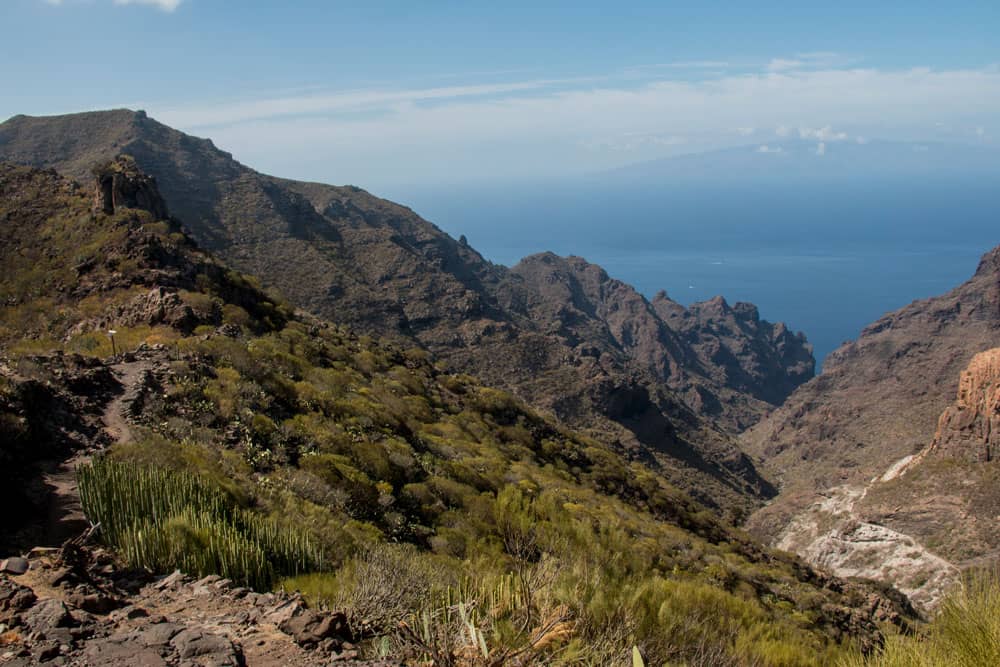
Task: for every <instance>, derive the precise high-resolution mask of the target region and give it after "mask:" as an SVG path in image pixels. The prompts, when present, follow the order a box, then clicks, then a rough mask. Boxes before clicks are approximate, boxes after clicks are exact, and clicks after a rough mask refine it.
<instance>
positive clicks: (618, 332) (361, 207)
mask: <svg viewBox="0 0 1000 667" xmlns="http://www.w3.org/2000/svg"><path fill="white" fill-rule="evenodd" d="M118 153H127V154H129V155H131V156H133V157H134V159H135V161H136V163H137V164H138V165H139V167H141V168H142V169H143V170H145V171H147V172H149V173H151V174H153V175H154V176H156V178H157V180H158V182H159V184H160V188H161V190H162V192H163V193H164V195H165V196H166V198H167V199H168V200H169V201H170V202H171V206H172V212H173V213H174V214H175V215H177V216H178V218H180V219H181V220H183V221H184V224H185V225H186V226H187V228H188V229H189V230H190V231H191V233H192V235H193V236H194V238H195V239H196V240H197V241H198V242H199V243H200V244H201V245H202V246H203V247H205V248H207V249H210V250H212V251H213V252H216V253H217V254H218V255H219V256H220V257H221V258H223V259H224V260H225V261H226V262H228V263H230V264H232V265H233V266H235V267H236V268H238V269H240V270H242V271H246V272H248V273H251V274H253V275H255V276H258V277H260V279H261V280H262V281H263V282H264V284H265V285H267V286H268V287H272V288H276V289H277V290H278V291H280V293H282V294H283V295H284V296H285V297H287V298H288V299H290V300H291V301H292V302H293V303H295V304H296V305H297V306H300V307H303V308H306V309H308V310H309V311H311V312H313V313H316V314H319V315H321V316H324V317H330V318H335V319H337V320H338V321H340V322H343V323H345V324H348V325H350V326H352V327H354V328H357V329H358V330H361V331H365V332H368V333H370V334H372V335H377V336H380V337H387V338H389V339H395V340H407V341H411V342H414V341H415V342H417V343H419V344H420V345H422V346H424V347H426V348H427V349H429V350H431V351H432V352H433V353H434V354H435V356H436V357H438V358H439V359H442V360H444V361H446V362H447V363H448V364H449V365H450V366H451V367H452V368H454V369H456V370H459V371H463V372H468V373H471V374H473V375H476V376H478V377H482V378H483V379H484V380H486V381H488V382H489V383H491V384H493V385H495V386H498V387H503V388H506V389H508V390H511V391H514V392H515V393H517V394H518V395H520V396H521V397H523V398H525V399H526V400H529V401H530V402H532V403H533V404H536V405H539V406H540V407H542V408H544V409H547V410H551V411H552V412H553V414H555V415H556V416H557V417H558V418H560V419H562V420H564V421H565V422H566V423H567V424H569V425H571V426H573V427H575V428H584V429H587V430H588V432H590V433H591V434H593V435H595V436H599V437H601V438H605V439H608V440H611V441H616V442H619V443H620V447H621V448H622V450H623V451H628V452H630V453H631V455H633V456H637V457H640V458H643V459H645V460H647V461H655V462H658V464H659V465H660V469H661V470H662V471H664V472H665V473H666V474H669V475H671V476H672V479H673V480H674V481H675V482H676V483H678V484H681V485H682V486H684V488H686V489H688V490H689V491H691V492H692V493H695V494H697V495H698V497H699V499H700V500H701V501H703V502H706V503H709V504H712V505H715V506H718V507H725V508H729V509H731V510H732V511H733V512H735V514H734V516H739V515H741V514H742V513H743V512H744V511H745V510H746V509H748V508H750V507H752V506H754V505H755V503H757V502H759V499H760V498H761V497H766V496H767V495H768V494H769V491H770V485H769V484H768V483H767V482H766V481H764V480H763V479H762V478H761V476H760V475H759V474H758V473H757V471H756V470H755V469H754V467H753V465H752V463H750V461H749V460H747V459H746V458H745V457H742V456H741V455H740V454H739V452H738V450H737V449H736V448H735V447H734V446H733V443H732V442H731V439H730V437H729V436H728V435H727V434H726V433H725V432H723V430H724V431H730V432H732V431H738V430H740V429H742V428H743V427H745V426H747V425H748V424H750V423H753V422H754V421H756V419H758V418H759V417H760V415H762V414H764V413H765V412H767V411H769V410H771V409H773V407H774V406H775V405H777V404H778V403H780V401H781V399H783V397H784V396H785V395H786V394H787V392H788V391H790V390H791V388H793V387H794V386H796V385H797V384H799V383H801V382H802V381H804V380H806V379H808V377H810V376H811V374H812V358H811V353H810V350H809V347H808V345H807V344H806V343H805V341H804V339H802V338H801V337H793V336H786V337H782V336H775V335H773V334H772V333H767V332H768V331H770V329H768V327H770V326H771V325H766V324H764V325H758V324H759V323H758V324H755V325H754V326H752V327H747V326H743V325H740V326H728V325H726V327H728V328H726V327H724V328H726V331H725V333H724V334H718V333H713V332H711V331H709V329H710V328H712V327H713V326H714V325H713V324H712V323H710V322H708V321H707V320H705V319H704V318H703V317H702V316H700V315H699V314H698V313H699V312H701V311H700V310H699V309H692V311H691V312H690V313H688V312H687V311H684V310H683V309H681V308H680V307H679V306H677V304H672V305H670V306H669V308H667V309H668V310H670V311H671V312H670V318H671V321H672V322H676V323H677V326H678V327H679V331H678V332H673V331H671V330H670V326H671V325H669V324H667V323H666V321H665V319H664V317H665V316H662V315H661V314H660V311H663V310H664V308H662V307H661V308H659V309H657V308H653V307H652V306H651V305H650V304H649V303H648V302H647V301H646V300H645V299H644V298H642V297H641V296H640V295H638V294H636V293H635V292H634V290H632V289H631V288H628V287H627V286H625V285H623V284H621V283H618V282H617V281H612V280H610V279H609V278H608V276H607V275H606V274H605V273H604V272H603V271H601V270H600V269H599V268H598V267H592V268H590V269H588V268H587V267H586V265H585V264H581V263H580V262H577V261H576V260H572V261H567V262H563V263H562V266H563V267H566V268H568V269H569V272H568V273H567V275H570V274H573V275H572V277H571V279H572V280H573V281H576V282H578V283H579V282H580V281H581V278H582V277H584V276H590V277H589V278H586V279H585V280H583V282H585V283H588V284H589V285H591V287H593V288H594V289H597V290H598V291H601V292H602V293H603V296H601V297H599V298H598V299H597V300H598V301H601V302H602V305H601V306H600V307H592V306H594V304H596V303H597V301H593V299H592V297H593V296H594V295H593V294H592V295H591V296H588V297H587V298H588V299H591V301H592V303H591V305H586V304H584V307H582V308H577V306H576V304H575V302H574V299H575V298H576V296H575V295H574V294H573V293H572V290H570V291H565V290H555V289H548V288H547V287H546V282H545V281H546V280H548V279H549V277H550V276H548V275H547V274H546V271H545V270H542V271H535V270H534V269H531V268H530V267H533V266H534V267H539V266H549V265H551V266H555V264H558V262H556V263H555V264H552V263H550V264H546V262H547V261H548V260H546V261H540V260H539V259H538V258H529V259H528V260H526V261H525V262H524V263H522V265H521V266H520V267H519V268H518V269H515V270H508V269H506V268H505V267H501V266H495V265H492V264H490V263H489V262H487V261H485V260H484V259H483V258H482V257H481V256H480V255H479V254H478V253H477V252H476V251H475V250H474V249H472V248H470V247H469V246H468V245H466V244H464V243H460V242H458V241H455V240H454V239H452V238H450V237H449V236H447V235H446V234H444V233H443V232H442V231H441V230H439V229H438V228H436V227H435V226H434V225H432V224H430V223H428V222H426V221H424V220H422V219H421V218H420V217H419V216H417V215H416V214H414V213H413V212H412V211H411V210H409V209H407V208H405V207H402V206H399V205H396V204H393V203H391V202H387V201H385V200H382V199H378V198H377V197H373V196H372V195H370V194H368V193H366V192H364V191H363V190H360V189H358V188H354V187H334V186H328V185H323V184H318V183H301V182H295V181H288V180H283V179H277V178H273V177H270V176H265V175H262V174H259V173H257V172H255V171H253V170H251V169H249V168H247V167H244V166H243V165H241V164H239V163H238V162H236V161H235V160H233V159H232V156H230V155H229V154H228V153H225V152H223V151H220V150H218V149H217V148H215V146H214V145H213V144H212V143H211V141H209V140H204V139H197V138H194V137H191V136H188V135H185V134H183V133H181V132H177V131H175V130H172V129H170V128H168V127H166V126H164V125H161V124H159V123H157V122H156V121H154V120H152V119H150V118H148V117H147V116H146V115H145V114H144V113H142V112H131V111H127V110H118V111H109V112H94V113H86V114H76V115H72V116H59V117H51V118H29V117H26V116H18V117H15V118H12V119H10V120H9V121H7V122H6V123H3V124H2V125H0V157H4V158H6V159H9V160H12V161H15V162H19V163H24V164H32V165H35V166H39V167H53V168H56V169H58V170H59V171H61V172H62V173H64V174H67V175H69V176H70V177H72V178H76V179H87V178H89V170H90V168H91V166H92V165H93V164H94V163H97V162H99V161H102V160H107V159H110V158H111V157H113V156H115V155H117V154H118ZM546 257H548V256H546ZM548 259H549V260H551V259H552V257H548ZM591 291H592V292H593V290H591ZM616 299H624V300H625V301H627V302H628V303H627V304H624V305H621V306H619V305H616V304H615V303H614V301H615V300H616ZM559 311H566V312H570V311H572V312H573V317H574V318H576V323H575V324H574V325H573V327H572V329H573V330H572V331H571V332H570V331H569V330H567V329H565V328H563V327H561V326H554V320H553V319H552V318H553V317H554V316H556V315H557V313H558V312H559ZM630 318H637V319H636V321H635V322H631V321H630ZM730 319H731V318H730ZM640 320H642V321H641V322H640ZM733 322H735V321H733ZM640 330H641V332H645V333H641V332H640ZM633 335H635V336H638V337H637V338H635V339H627V337H629V336H633ZM722 341H726V342H724V343H723V342H722ZM779 348H781V349H779ZM731 351H733V352H732V353H731ZM747 351H749V353H746V352H747ZM595 352H596V356H595ZM705 418H707V419H708V421H707V422H706V420H705ZM709 424H712V425H709ZM714 425H720V426H721V427H722V430H720V429H717V428H715V426H714Z"/></svg>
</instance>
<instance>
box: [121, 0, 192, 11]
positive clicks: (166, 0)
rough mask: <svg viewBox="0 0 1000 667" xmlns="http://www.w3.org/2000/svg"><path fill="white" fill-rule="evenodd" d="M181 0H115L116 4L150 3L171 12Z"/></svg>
mask: <svg viewBox="0 0 1000 667" xmlns="http://www.w3.org/2000/svg"><path fill="white" fill-rule="evenodd" d="M181 2H183V0H115V4H116V5H152V6H154V7H157V8H159V9H162V10H163V11H165V12H172V11H174V10H175V9H177V7H178V6H179V5H180V4H181Z"/></svg>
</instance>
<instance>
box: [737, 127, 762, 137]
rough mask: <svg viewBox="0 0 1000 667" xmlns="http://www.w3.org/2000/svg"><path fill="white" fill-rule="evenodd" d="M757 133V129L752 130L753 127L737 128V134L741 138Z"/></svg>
mask: <svg viewBox="0 0 1000 667" xmlns="http://www.w3.org/2000/svg"><path fill="white" fill-rule="evenodd" d="M756 131H757V130H756V129H755V128H752V127H738V128H736V134H738V135H740V136H741V137H749V136H750V135H751V134H753V133H754V132H756Z"/></svg>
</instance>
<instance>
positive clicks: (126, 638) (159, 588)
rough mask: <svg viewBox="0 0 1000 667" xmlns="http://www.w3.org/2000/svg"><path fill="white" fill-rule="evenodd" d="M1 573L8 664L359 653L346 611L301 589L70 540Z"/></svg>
mask: <svg viewBox="0 0 1000 667" xmlns="http://www.w3.org/2000/svg"><path fill="white" fill-rule="evenodd" d="M0 565H2V569H3V570H4V572H3V574H0V665H4V667H8V666H11V667H12V666H14V665H18V666H20V665H38V664H43V665H66V666H70V665H88V666H89V665H105V666H108V667H114V666H122V667H125V666H128V667H140V666H141V667H160V666H164V667H165V666H168V665H170V666H174V665H176V666H179V667H180V666H183V667H236V666H240V665H254V666H256V665H262V666H264V665H282V666H283V667H307V666H310V667H311V666H313V665H368V666H370V667H378V666H389V665H397V664H400V663H398V662H392V661H374V662H373V661H359V660H357V659H356V658H357V655H358V653H357V651H356V650H355V647H354V645H353V644H352V643H351V641H350V640H351V639H352V634H351V630H350V627H349V624H348V620H347V618H346V617H345V616H344V615H343V614H341V613H339V612H330V611H320V610H313V609H309V608H307V607H306V605H305V603H304V602H303V600H302V598H301V596H299V595H298V594H293V593H283V592H282V593H255V592H253V591H250V590H249V589H246V588H240V587H237V586H235V585H234V584H233V583H232V582H230V581H229V580H226V579H222V578H220V577H218V576H215V575H212V576H208V577H205V578H203V579H199V580H195V579H193V578H191V577H186V576H184V575H183V574H181V573H180V572H175V573H173V574H171V575H168V576H166V577H153V576H151V575H149V574H148V573H146V572H141V571H135V570H128V569H124V568H121V567H119V566H118V565H117V563H116V561H115V560H114V558H113V557H112V556H111V555H110V554H108V553H107V552H105V551H104V550H102V549H91V548H86V547H81V546H79V545H78V543H67V545H65V546H64V547H63V548H61V549H35V550H32V551H31V552H30V553H29V554H28V557H27V558H23V559H22V558H11V559H8V560H6V561H4V562H3V563H2V564H0Z"/></svg>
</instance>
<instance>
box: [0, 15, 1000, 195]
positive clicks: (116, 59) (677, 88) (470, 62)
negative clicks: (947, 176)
mask: <svg viewBox="0 0 1000 667" xmlns="http://www.w3.org/2000/svg"><path fill="white" fill-rule="evenodd" d="M792 4H793V3H786V2H754V3H748V2H729V3H720V2H711V1H705V2H698V3H694V2H688V3H674V2H662V1H661V2H615V3H611V2H605V3H594V2H585V1H579V2H572V3H569V2H565V3H558V2H548V3H546V2H538V1H535V2H519V1H517V0H511V1H508V2H489V3H486V2H473V1H466V2H412V1H410V2H379V1H377V0H371V1H369V2H364V3H361V2H358V3H347V2H339V1H336V0H325V1H319V0H316V1H301V2H293V1H289V2H282V3H277V2H270V1H267V2H265V1H262V0H241V1H239V2H236V1H235V0H231V1H226V0H0V63H2V64H0V86H2V90H3V91H4V93H3V95H2V96H0V119H2V118H6V117H9V116H12V115H15V114H21V113H24V114H30V115H47V114H57V113H68V112H73V111H82V110H92V109H103V108H113V107H123V106H124V107H129V108H133V109H140V108H141V109H144V110H146V111H147V112H148V113H149V114H150V115H151V116H152V117H154V118H156V119H158V120H160V121H162V122H164V123H167V124H168V125H171V126H173V127H177V128H178V129H181V130H184V131H186V132H189V133H191V134H195V135H198V136H207V137H211V138H212V139H213V140H214V141H215V143H216V145H218V146H220V147H222V148H224V149H225V150H228V151H230V152H232V153H233V154H234V156H235V157H236V158H237V159H239V160H241V161H242V162H244V163H247V164H249V165H251V166H253V167H255V168H257V169H259V170H262V171H265V172H269V173H275V174H280V175H282V176H287V177H293V178H302V179H311V180H321V181H326V182H333V183H355V184H358V185H362V186H365V187H369V188H372V189H375V190H376V191H377V190H379V189H380V188H381V189H385V188H390V189H391V188H392V187H394V186H398V185H399V184H416V185H419V184H434V185H449V184H463V183H468V182H508V181H509V182H517V181H518V180H523V179H544V178H556V177H560V176H566V175H573V174H578V173H589V172H594V171H601V170H605V169H611V168H615V167H618V166H622V165H626V164H631V163H635V162H639V161H642V160H649V159H654V158H660V157H667V156H671V155H678V154H682V153H692V152H699V151H704V150H709V149H716V148H723V147H728V146H737V145H749V144H758V145H760V146H765V147H771V146H773V145H775V144H777V143H780V141H782V140H784V139H786V138H789V137H801V138H805V139H808V140H811V141H815V142H816V144H817V147H818V146H819V144H821V143H822V144H824V148H823V149H819V152H822V151H825V150H826V149H825V145H827V144H831V143H835V142H838V141H853V142H859V143H860V142H865V141H869V140H872V139H890V140H904V141H951V142H960V143H967V144H985V145H998V144H1000V39H998V38H997V35H998V34H1000V2H996V1H995V0H992V1H990V0H988V1H983V2H976V3H970V2H949V3H942V2H921V1H919V0H915V1H910V2H878V3H872V2H870V1H868V2H853V1H851V0H843V1H838V2H823V3H814V2H803V3H794V4H796V5H799V6H796V7H792V6H790V5H792Z"/></svg>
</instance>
